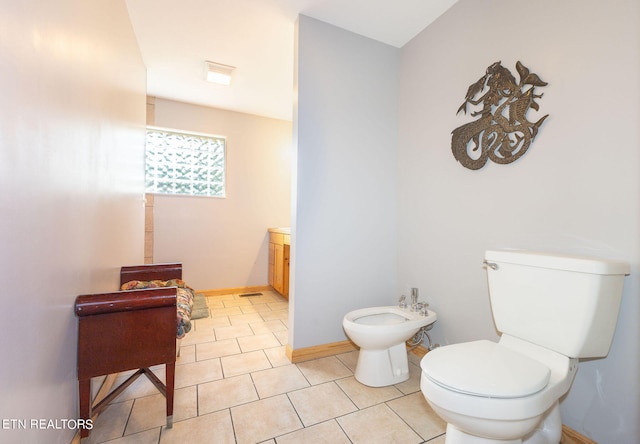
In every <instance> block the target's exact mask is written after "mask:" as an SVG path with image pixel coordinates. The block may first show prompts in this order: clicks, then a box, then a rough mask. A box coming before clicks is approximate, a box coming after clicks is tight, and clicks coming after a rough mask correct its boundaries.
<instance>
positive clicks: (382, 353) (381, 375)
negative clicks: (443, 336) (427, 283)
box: [342, 305, 437, 387]
mask: <svg viewBox="0 0 640 444" xmlns="http://www.w3.org/2000/svg"><path fill="white" fill-rule="evenodd" d="M436 319H437V317H436V313H435V312H433V311H431V310H426V309H424V310H421V311H411V309H410V308H401V307H398V306H394V305H391V306H383V307H370V308H362V309H359V310H354V311H351V312H349V313H347V314H346V315H345V316H344V319H343V321H342V326H343V328H344V331H345V333H346V334H347V336H348V337H349V338H350V339H351V341H353V342H354V343H355V344H356V345H357V346H358V347H360V352H359V354H358V363H357V365H356V371H355V375H354V376H355V378H356V379H357V380H358V381H359V382H361V383H362V384H365V385H368V386H371V387H384V386H387V385H393V384H398V383H400V382H403V381H406V380H407V379H409V362H408V360H407V349H406V346H405V341H407V340H408V339H410V338H411V337H413V336H414V335H415V334H416V333H417V332H418V331H419V330H420V329H421V328H422V327H426V326H427V325H429V324H433V323H434V322H435V321H436Z"/></svg>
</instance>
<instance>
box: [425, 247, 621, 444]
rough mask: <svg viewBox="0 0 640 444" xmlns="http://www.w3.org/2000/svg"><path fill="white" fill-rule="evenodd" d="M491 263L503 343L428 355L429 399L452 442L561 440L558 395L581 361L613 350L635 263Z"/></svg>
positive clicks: (531, 256)
mask: <svg viewBox="0 0 640 444" xmlns="http://www.w3.org/2000/svg"><path fill="white" fill-rule="evenodd" d="M484 264H485V267H486V270H487V278H488V286H489V298H490V301H491V309H492V312H493V318H494V321H495V325H496V328H497V329H498V331H499V332H501V334H502V335H501V337H500V340H499V341H498V342H497V343H496V342H493V341H488V340H478V341H473V342H467V343H461V344H453V345H447V346H444V347H440V348H437V349H435V350H433V351H430V352H429V353H427V355H426V356H425V357H424V358H423V359H422V361H421V363H420V366H421V368H422V376H421V380H420V388H421V390H422V393H423V394H424V396H425V398H426V400H427V402H428V403H429V405H431V407H432V408H433V410H434V411H435V412H436V413H437V414H438V415H439V416H440V417H441V418H442V419H443V420H445V421H446V422H447V434H446V443H447V444H471V443H473V444H490V443H494V444H497V443H500V444H519V443H526V444H543V443H544V444H549V443H558V442H560V437H561V434H562V419H561V417H560V408H559V398H560V397H561V396H563V395H564V394H565V393H567V392H568V391H569V388H570V387H571V383H572V382H573V378H574V376H575V374H576V371H577V369H578V359H579V358H600V357H604V356H606V355H607V354H608V352H609V347H610V345H611V341H612V339H613V333H614V330H615V326H616V322H617V318H618V311H619V309H620V300H621V298H622V289H623V282H624V276H625V275H627V274H629V265H628V264H627V263H623V262H617V261H610V260H603V259H596V258H587V257H578V256H561V255H555V254H543V253H537V252H527V251H487V252H486V253H485V261H484Z"/></svg>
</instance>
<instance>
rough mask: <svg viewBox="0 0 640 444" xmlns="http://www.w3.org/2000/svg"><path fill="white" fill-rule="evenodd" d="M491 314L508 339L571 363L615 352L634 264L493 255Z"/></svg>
mask: <svg viewBox="0 0 640 444" xmlns="http://www.w3.org/2000/svg"><path fill="white" fill-rule="evenodd" d="M485 264H486V269H487V277H488V283H489V297H490V300H491V310H492V312H493V317H494V321H495V324H496V327H497V329H498V330H499V331H500V332H502V333H503V334H508V335H511V336H515V337H518V338H520V339H523V340H525V341H528V342H532V343H534V344H537V345H540V346H542V347H545V348H549V349H551V350H554V351H556V352H558V353H561V354H563V355H565V356H568V357H571V358H596V357H603V356H606V355H607V354H608V353H609V347H610V346H611V341H612V339H613V332H614V331H615V328H616V323H617V320H618V311H619V309H620V300H621V298H622V288H623V282H624V277H625V275H627V274H629V264H627V263H624V262H619V261H612V260H606V259H597V258H592V257H582V256H563V255H557V254H548V253H538V252H531V251H510V250H502V251H487V252H486V253H485Z"/></svg>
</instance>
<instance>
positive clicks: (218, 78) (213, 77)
mask: <svg viewBox="0 0 640 444" xmlns="http://www.w3.org/2000/svg"><path fill="white" fill-rule="evenodd" d="M235 69H236V68H235V67H234V66H229V65H222V64H220V63H214V62H209V61H208V60H207V61H205V62H204V72H205V80H206V81H207V82H212V83H217V84H219V85H230V84H231V77H232V76H233V71H234V70H235Z"/></svg>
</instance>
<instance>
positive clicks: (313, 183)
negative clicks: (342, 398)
mask: <svg viewBox="0 0 640 444" xmlns="http://www.w3.org/2000/svg"><path fill="white" fill-rule="evenodd" d="M297 33H298V38H297V61H296V64H297V66H296V69H297V76H296V77H297V80H296V82H297V85H296V87H297V92H298V93H297V111H296V112H295V113H294V134H297V136H296V137H297V149H296V157H297V161H296V168H297V177H296V178H295V179H296V180H297V185H296V194H295V202H294V204H293V206H294V210H293V211H294V214H293V220H292V226H293V236H292V247H291V248H292V257H293V263H294V266H293V269H292V276H293V277H292V282H291V287H292V288H291V290H290V291H291V293H292V296H291V298H290V329H289V345H290V346H291V347H292V348H294V349H299V348H304V347H309V346H313V345H319V344H326V343H330V342H337V341H342V340H345V339H346V336H345V334H344V332H343V330H342V318H343V316H344V315H345V313H347V312H349V311H351V310H353V309H355V308H361V307H366V306H371V305H372V304H388V303H390V302H391V301H392V300H393V299H394V298H395V296H394V288H395V276H396V268H395V264H396V247H395V244H396V241H395V238H396V216H395V213H396V204H395V200H396V174H395V168H394V165H395V163H396V138H397V123H396V122H397V81H398V61H399V59H398V56H399V53H398V50H397V49H396V48H393V47H391V46H387V45H383V44H381V43H378V42H375V41H373V40H370V39H367V38H364V37H361V36H358V35H356V34H352V33H350V32H347V31H344V30H342V29H340V28H336V27H334V26H331V25H328V24H326V23H323V22H320V21H317V20H314V19H311V18H309V17H306V16H300V17H299V22H298V29H297ZM292 324H293V325H292Z"/></svg>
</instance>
